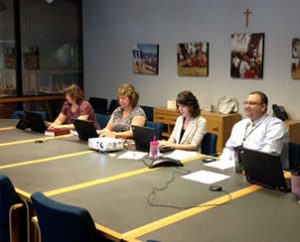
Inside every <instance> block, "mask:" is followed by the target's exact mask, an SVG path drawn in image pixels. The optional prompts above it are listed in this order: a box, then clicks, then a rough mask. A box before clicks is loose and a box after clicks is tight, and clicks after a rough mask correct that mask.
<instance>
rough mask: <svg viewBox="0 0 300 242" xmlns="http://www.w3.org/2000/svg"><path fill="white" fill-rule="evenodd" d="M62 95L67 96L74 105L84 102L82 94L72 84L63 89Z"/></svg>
mask: <svg viewBox="0 0 300 242" xmlns="http://www.w3.org/2000/svg"><path fill="white" fill-rule="evenodd" d="M64 94H65V95H69V96H70V97H71V98H72V99H73V100H74V102H75V103H76V104H80V103H81V102H82V101H83V100H85V97H84V93H83V91H82V90H81V88H80V87H79V86H77V85H76V84H72V85H70V86H68V87H66V88H65V89H64Z"/></svg>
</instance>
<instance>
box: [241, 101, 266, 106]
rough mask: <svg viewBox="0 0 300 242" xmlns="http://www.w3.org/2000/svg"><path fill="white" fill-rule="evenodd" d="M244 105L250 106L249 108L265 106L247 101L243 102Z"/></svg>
mask: <svg viewBox="0 0 300 242" xmlns="http://www.w3.org/2000/svg"><path fill="white" fill-rule="evenodd" d="M243 104H244V105H249V106H255V105H261V104H263V103H256V102H247V101H245V102H243Z"/></svg>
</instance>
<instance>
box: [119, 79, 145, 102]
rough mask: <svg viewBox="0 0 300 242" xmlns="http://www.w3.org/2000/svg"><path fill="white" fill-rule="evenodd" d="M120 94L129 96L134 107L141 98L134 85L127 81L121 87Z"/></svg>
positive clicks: (120, 95)
mask: <svg viewBox="0 0 300 242" xmlns="http://www.w3.org/2000/svg"><path fill="white" fill-rule="evenodd" d="M118 96H119V97H128V98H129V100H130V103H131V105H132V107H133V108H134V107H135V106H136V105H137V104H138V102H139V98H140V95H139V94H138V93H137V92H136V91H135V89H134V87H133V86H132V85H131V84H127V83H125V84H122V85H121V86H120V87H119V90H118Z"/></svg>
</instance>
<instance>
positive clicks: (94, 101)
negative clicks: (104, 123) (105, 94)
mask: <svg viewBox="0 0 300 242" xmlns="http://www.w3.org/2000/svg"><path fill="white" fill-rule="evenodd" d="M89 103H90V104H91V105H92V107H93V109H94V112H95V113H101V114H107V105H108V101H107V99H106V98H100V97H90V98H89Z"/></svg>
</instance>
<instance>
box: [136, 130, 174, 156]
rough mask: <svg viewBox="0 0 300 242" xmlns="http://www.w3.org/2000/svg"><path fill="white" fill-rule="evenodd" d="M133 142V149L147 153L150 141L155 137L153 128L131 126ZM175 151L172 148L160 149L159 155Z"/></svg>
mask: <svg viewBox="0 0 300 242" xmlns="http://www.w3.org/2000/svg"><path fill="white" fill-rule="evenodd" d="M131 127H132V132H133V140H134V142H135V148H136V149H137V150H140V151H145V152H149V150H150V141H153V140H154V137H156V131H155V128H152V127H145V126H136V125H132V126H131ZM173 150H175V148H173V147H160V148H159V152H160V153H167V152H171V151H173Z"/></svg>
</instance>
